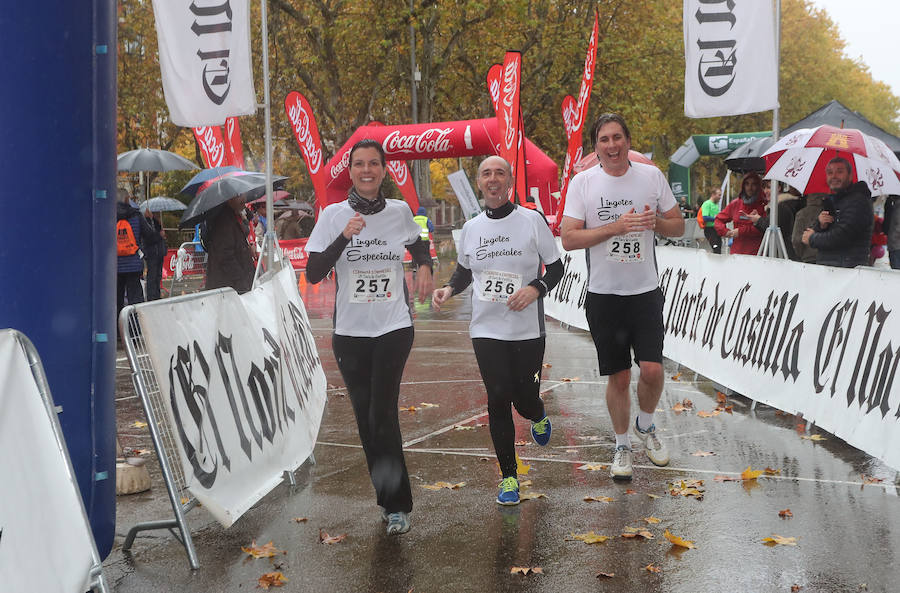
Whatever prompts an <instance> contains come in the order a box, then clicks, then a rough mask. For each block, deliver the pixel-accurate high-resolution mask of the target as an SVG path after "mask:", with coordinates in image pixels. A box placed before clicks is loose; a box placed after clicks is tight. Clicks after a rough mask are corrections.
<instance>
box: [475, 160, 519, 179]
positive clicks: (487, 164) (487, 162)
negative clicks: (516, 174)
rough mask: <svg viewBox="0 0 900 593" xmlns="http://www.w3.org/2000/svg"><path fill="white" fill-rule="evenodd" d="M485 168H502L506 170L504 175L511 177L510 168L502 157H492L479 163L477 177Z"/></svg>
mask: <svg viewBox="0 0 900 593" xmlns="http://www.w3.org/2000/svg"><path fill="white" fill-rule="evenodd" d="M487 167H503V168H504V169H506V174H507V175H509V176H510V177H512V167H510V166H509V163H507V162H506V159H504V158H503V157H500V156H497V155H493V156H489V157H488V158H486V159H484V160H483V161H481V164H480V165H478V176H479V177H480V176H481V171H482V170H483V169H485V168H487Z"/></svg>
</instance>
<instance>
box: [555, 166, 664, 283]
mask: <svg viewBox="0 0 900 593" xmlns="http://www.w3.org/2000/svg"><path fill="white" fill-rule="evenodd" d="M645 205H647V206H650V209H651V210H654V211H656V213H657V214H662V213H664V212H667V211H669V210H671V209H672V208H674V207H675V206H676V205H677V203H676V201H675V196H674V195H672V189H671V188H670V187H669V184H668V183H667V182H666V178H665V177H664V176H663V174H662V172H661V171H660V170H659V169H657V168H656V167H654V166H652V165H647V164H644V163H631V166H630V167H629V168H628V171H627V172H626V173H625V174H624V175H622V176H620V177H615V176H613V175H609V174H607V173H606V171H604V170H603V168H602V167H599V166H598V167H591V168H590V169H588V170H587V171H582V172H581V173H579V174H577V175H575V177H573V178H572V182H571V184H570V185H569V191H568V193H567V194H566V208H565V211H564V212H563V216H568V217H571V218H575V219H578V220H583V221H584V228H586V229H593V228H597V227H601V226H604V225H607V224H610V223H612V222H615V221H616V220H618V218H619V217H620V216H622V215H623V214H625V213H626V212H628V211H629V210H631V209H632V208H634V211H635V212H643V210H644V206H645ZM653 235H654V233H653V231H641V232H635V233H628V234H625V235H618V236H615V237H611V238H610V239H608V240H606V241H604V242H603V243H598V244H597V245H594V246H593V247H590V248H589V249H587V253H586V256H587V258H586V259H587V266H588V272H589V274H590V281H589V283H588V290H589V291H590V292H593V293H597V294H618V295H631V294H641V293H645V292H649V291H651V290H653V289H654V288H656V287H657V286H659V277H658V275H657V271H656V253H655V250H654V237H653Z"/></svg>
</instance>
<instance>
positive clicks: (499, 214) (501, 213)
mask: <svg viewBox="0 0 900 593" xmlns="http://www.w3.org/2000/svg"><path fill="white" fill-rule="evenodd" d="M515 209H516V205H515V204H513V203H512V202H510V201H506V202H504V203H503V205H502V206H498V207H497V208H493V209H491V208H485V209H484V211H485V213H486V214H487V217H488V218H504V217H505V216H509V213H510V212H512V211H513V210H515Z"/></svg>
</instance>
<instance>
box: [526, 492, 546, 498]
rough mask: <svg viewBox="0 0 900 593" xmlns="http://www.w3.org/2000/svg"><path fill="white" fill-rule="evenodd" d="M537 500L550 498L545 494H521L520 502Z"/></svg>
mask: <svg viewBox="0 0 900 593" xmlns="http://www.w3.org/2000/svg"><path fill="white" fill-rule="evenodd" d="M535 498H549V497H548V496H547V495H546V494H544V493H543V492H520V493H519V500H533V499H535Z"/></svg>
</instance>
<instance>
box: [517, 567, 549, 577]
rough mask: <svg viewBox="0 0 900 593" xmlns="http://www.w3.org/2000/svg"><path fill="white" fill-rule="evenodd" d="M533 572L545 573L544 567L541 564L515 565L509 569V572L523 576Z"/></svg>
mask: <svg viewBox="0 0 900 593" xmlns="http://www.w3.org/2000/svg"><path fill="white" fill-rule="evenodd" d="M528 573H531V574H544V569H543V568H541V567H540V566H513V567H512V568H510V569H509V574H521V575H522V576H525V575H527V574H528Z"/></svg>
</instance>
